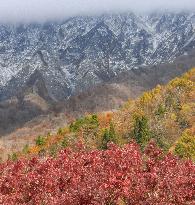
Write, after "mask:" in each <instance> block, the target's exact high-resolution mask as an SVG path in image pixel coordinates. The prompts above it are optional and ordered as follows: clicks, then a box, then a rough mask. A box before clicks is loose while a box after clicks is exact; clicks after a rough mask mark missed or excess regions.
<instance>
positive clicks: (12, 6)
mask: <svg viewBox="0 0 195 205" xmlns="http://www.w3.org/2000/svg"><path fill="white" fill-rule="evenodd" d="M156 10H169V11H181V10H191V11H195V0H1V1H0V22H1V23H7V22H43V21H47V20H58V19H64V18H67V17H71V16H77V15H93V14H101V13H107V12H123V11H124V12H125V11H137V12H149V11H156Z"/></svg>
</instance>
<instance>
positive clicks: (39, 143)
mask: <svg viewBox="0 0 195 205" xmlns="http://www.w3.org/2000/svg"><path fill="white" fill-rule="evenodd" d="M45 143H46V138H45V137H43V136H38V137H37V139H36V145H37V146H43V145H44V144H45Z"/></svg>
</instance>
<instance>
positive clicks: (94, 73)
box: [0, 13, 195, 100]
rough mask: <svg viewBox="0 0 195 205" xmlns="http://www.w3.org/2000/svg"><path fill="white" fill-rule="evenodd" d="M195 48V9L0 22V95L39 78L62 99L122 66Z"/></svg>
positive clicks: (54, 96) (127, 67) (168, 57)
mask: <svg viewBox="0 0 195 205" xmlns="http://www.w3.org/2000/svg"><path fill="white" fill-rule="evenodd" d="M194 47H195V13H194V14H193V13H153V14H139V15H138V14H135V13H125V14H112V15H111V14H107V15H101V16H83V17H74V18H70V19H67V20H66V21H63V22H60V23H59V22H58V23H56V22H55V23H51V22H50V23H44V24H35V23H34V24H28V25H25V24H20V25H1V26H0V100H2V99H6V98H9V97H11V96H13V95H15V94H17V93H18V92H21V90H22V88H23V87H24V86H27V85H28V84H29V83H30V84H35V83H36V81H37V80H39V79H41V80H42V81H43V82H44V83H45V86H46V88H47V90H48V93H49V96H50V97H51V98H52V99H54V100H63V99H65V98H68V97H69V96H71V95H72V94H73V93H76V92H80V91H83V90H85V89H87V88H89V87H91V86H93V85H96V84H98V83H102V82H106V81H107V80H109V79H111V78H112V77H114V76H116V75H117V74H119V73H121V72H122V71H128V70H131V69H132V68H139V67H140V66H147V65H155V64H159V63H162V62H170V61H173V60H174V59H175V58H176V57H177V56H179V55H183V54H185V55H186V54H187V52H188V51H189V50H190V49H192V48H194ZM37 76H39V77H37ZM35 77H36V78H35Z"/></svg>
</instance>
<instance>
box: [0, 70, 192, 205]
mask: <svg viewBox="0 0 195 205" xmlns="http://www.w3.org/2000/svg"><path fill="white" fill-rule="evenodd" d="M194 160H195V69H191V70H190V71H189V72H187V73H186V74H184V75H183V76H182V77H180V78H175V79H174V80H172V81H171V82H169V83H168V84H167V85H166V86H160V85H158V86H157V87H156V88H154V89H153V90H151V91H149V92H146V93H144V94H143V95H142V96H141V97H140V98H138V99H136V100H129V101H128V102H127V103H126V104H125V105H124V106H123V107H122V108H121V109H120V110H118V111H116V112H105V113H98V114H88V115H86V116H84V117H83V118H80V119H76V120H73V121H72V122H71V123H70V125H69V126H67V127H63V128H59V130H58V132H57V133H56V135H51V134H50V133H48V135H47V136H38V137H37V139H36V141H35V145H34V146H29V145H26V146H25V147H24V148H23V150H21V151H19V152H17V153H13V154H12V155H10V156H9V160H8V161H6V162H3V163H1V164H0V170H1V171H0V204H3V205H8V204H9V205H15V204H38V205H39V204H40V205H43V204H45V205H55V204H56V205H66V204H67V205H69V204H73V205H76V204H83V205H84V204H86V205H87V204H94V205H95V204H97V205H98V204H106V205H108V204H109V205H111V204H113V205H125V204H127V205H138V204H146V205H150V204H154V205H157V204H161V205H168V204H170V205H174V204H181V205H188V204H189V205H192V204H194V203H195V199H194V195H195V189H194V186H195V181H194V179H195V167H194Z"/></svg>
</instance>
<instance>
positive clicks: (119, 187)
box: [0, 143, 195, 205]
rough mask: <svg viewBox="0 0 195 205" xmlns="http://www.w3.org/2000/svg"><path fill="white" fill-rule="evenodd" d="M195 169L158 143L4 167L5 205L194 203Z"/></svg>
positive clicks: (0, 181)
mask: <svg viewBox="0 0 195 205" xmlns="http://www.w3.org/2000/svg"><path fill="white" fill-rule="evenodd" d="M194 196H195V168H194V165H193V163H192V162H190V161H181V160H179V159H178V158H176V157H174V156H172V155H170V154H168V155H166V156H163V155H162V153H161V151H160V150H158V149H157V148H156V147H155V145H154V144H153V143H151V144H150V145H149V146H148V148H146V151H145V154H142V153H141V151H140V149H139V147H138V145H137V144H135V143H131V144H128V145H126V146H125V147H124V148H120V147H118V146H116V145H114V144H110V145H109V149H108V150H106V151H99V150H95V151H86V150H84V149H83V150H81V151H80V152H73V151H72V150H70V149H66V150H64V151H61V152H60V154H59V156H58V157H57V158H47V159H46V160H43V159H38V158H33V159H32V160H22V159H21V160H19V161H17V162H6V163H4V164H0V204H3V205H16V204H35V205H39V204H47V205H55V204H56V205H66V204H67V205H71V204H73V205H74V204H75V205H76V204H81V205H88V204H94V205H95V204H97V205H101V204H119V201H120V202H121V201H123V202H124V204H132V205H139V204H140V205H151V204H152V205H155V204H160V205H171V204H194V202H195V201H194Z"/></svg>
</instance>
